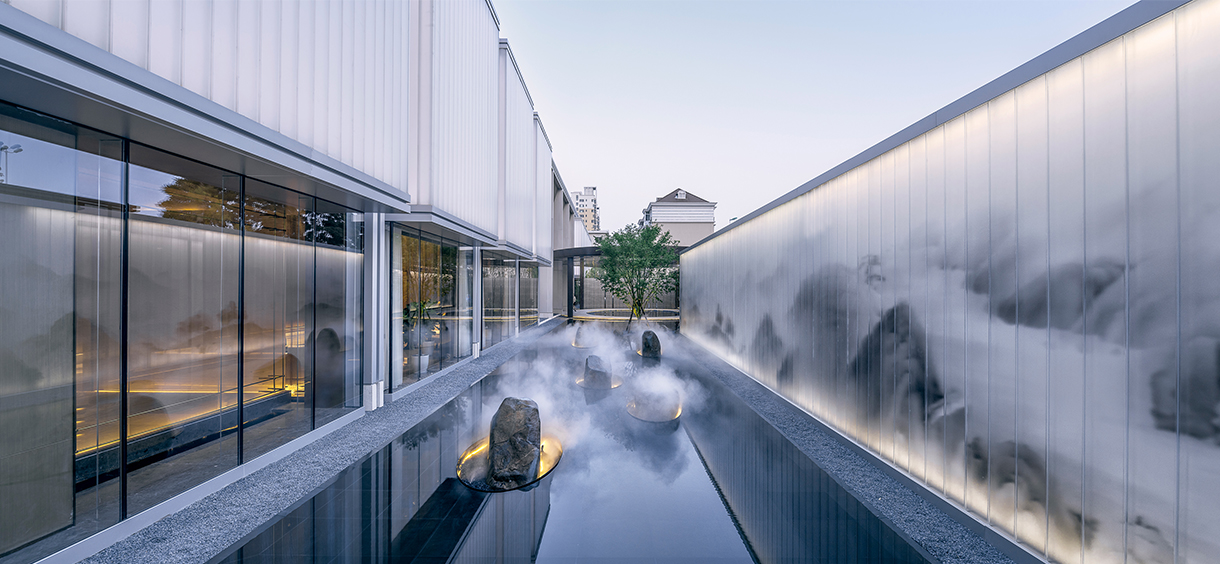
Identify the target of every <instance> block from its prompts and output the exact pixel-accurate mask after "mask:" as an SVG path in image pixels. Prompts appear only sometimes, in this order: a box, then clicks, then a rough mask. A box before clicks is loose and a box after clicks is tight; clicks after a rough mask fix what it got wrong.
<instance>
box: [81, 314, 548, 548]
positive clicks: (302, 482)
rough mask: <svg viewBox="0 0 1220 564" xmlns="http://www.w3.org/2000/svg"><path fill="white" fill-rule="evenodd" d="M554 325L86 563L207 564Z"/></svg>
mask: <svg viewBox="0 0 1220 564" xmlns="http://www.w3.org/2000/svg"><path fill="white" fill-rule="evenodd" d="M564 321H565V320H564V319H562V318H554V319H551V320H550V321H547V322H544V323H543V324H541V325H539V326H536V327H533V328H530V329H529V330H526V331H524V332H522V333H521V334H520V335H519V336H518V337H516V338H515V339H512V340H509V341H505V342H503V343H499V344H497V345H495V346H494V347H491V348H489V349H488V350H486V351H483V353H482V354H481V355H480V356H479V358H476V359H471V360H469V361H466V362H464V363H462V364H460V365H457V366H455V367H454V368H453V369H452V370H451V371H445V372H442V373H441V374H438V375H437V376H434V377H432V378H431V380H430V381H429V382H428V383H427V384H425V385H424V386H422V387H420V388H419V389H418V390H416V391H415V392H413V393H411V394H410V395H408V396H407V397H405V398H403V399H400V400H399V401H396V402H393V403H390V404H387V405H386V406H385V407H383V408H381V409H378V410H376V411H373V412H370V413H368V414H366V415H365V416H364V417H361V418H360V419H357V420H356V421H353V422H352V423H349V424H347V425H345V426H343V427H341V428H339V429H336V430H335V431H334V432H332V433H330V434H328V435H326V436H325V437H322V438H320V439H318V440H317V441H314V442H312V443H310V444H308V445H306V446H304V447H302V448H301V449H300V450H298V451H296V452H294V453H292V454H290V455H288V456H287V457H285V458H284V459H282V460H279V461H277V462H275V463H272V464H271V465H270V466H267V467H266V468H263V469H261V470H259V471H257V472H254V473H253V474H251V475H249V476H246V477H245V478H242V479H240V480H238V481H236V482H234V483H232V484H230V485H228V486H226V487H225V488H224V489H222V490H220V491H218V492H216V493H214V494H212V495H210V496H208V497H205V498H203V499H202V500H200V501H198V502H196V503H194V504H192V505H189V506H187V507H186V508H184V509H182V510H181V511H178V512H177V513H174V514H172V515H170V516H168V517H165V518H164V519H161V520H160V521H157V522H156V523H153V524H152V525H149V526H148V527H145V528H144V529H141V530H140V531H138V532H136V533H135V534H133V535H131V536H129V537H127V538H125V539H123V540H121V541H119V542H117V543H115V544H113V545H111V546H109V547H107V548H106V549H104V550H102V551H101V552H99V553H97V554H95V555H94V556H92V557H90V558H87V559H85V560H84V561H83V562H87V563H90V564H111V563H113V564H119V563H128V562H160V563H164V564H178V563H183V564H186V563H203V562H207V561H208V560H209V559H211V558H212V557H214V556H216V555H218V554H220V553H221V551H223V550H224V549H225V548H228V547H229V546H231V545H232V544H234V543H236V542H238V541H240V540H242V539H243V538H244V537H246V536H247V535H249V534H251V533H253V532H254V531H255V530H257V529H258V527H259V526H261V525H262V524H264V523H266V522H268V521H270V520H271V519H273V518H275V517H276V516H278V515H280V514H281V513H283V512H284V511H287V510H288V509H289V508H291V507H292V506H293V505H294V504H295V503H296V502H298V501H300V500H301V499H302V498H304V497H305V496H307V495H310V494H312V493H313V492H315V491H316V490H317V489H318V488H320V487H321V486H323V485H324V484H326V482H328V481H329V480H331V479H333V478H334V477H335V476H337V475H338V474H339V472H341V471H343V470H344V469H345V468H347V467H348V466H350V465H352V464H353V463H355V462H356V461H358V460H360V459H361V458H362V457H364V456H365V455H367V454H369V453H371V452H374V451H377V450H380V449H382V448H384V447H385V446H386V445H387V444H389V443H390V441H392V440H393V439H394V438H395V437H397V436H399V435H401V434H403V433H405V432H406V431H407V430H409V429H410V428H411V427H413V426H415V424H417V423H419V422H420V421H422V420H423V419H424V418H425V417H427V416H428V415H429V414H431V413H432V412H433V411H435V410H436V409H437V408H439V407H440V406H442V405H444V404H446V403H448V402H449V401H450V400H452V399H453V398H455V397H457V395H458V394H460V393H461V392H463V391H465V390H466V389H467V388H469V387H470V386H471V385H473V384H474V383H475V382H478V381H479V380H480V379H482V378H483V377H484V376H487V375H488V374H490V373H491V372H492V371H493V370H495V369H496V368H497V367H499V366H500V365H501V364H504V363H505V362H506V361H508V360H509V359H510V358H512V357H513V356H514V355H516V354H517V353H518V352H520V351H521V350H522V349H525V348H527V347H528V346H530V345H532V344H533V343H534V342H535V341H537V340H538V339H539V338H540V337H542V336H543V335H545V334H547V333H549V332H550V331H551V330H553V329H555V328H556V327H558V326H559V325H560V324H562V323H563V322H564Z"/></svg>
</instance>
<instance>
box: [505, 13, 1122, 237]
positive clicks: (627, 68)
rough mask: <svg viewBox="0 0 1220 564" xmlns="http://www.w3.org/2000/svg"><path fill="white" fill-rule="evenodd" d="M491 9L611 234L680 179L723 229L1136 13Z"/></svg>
mask: <svg viewBox="0 0 1220 564" xmlns="http://www.w3.org/2000/svg"><path fill="white" fill-rule="evenodd" d="M493 1H494V4H495V6H496V11H497V13H498V14H499V16H500V21H501V31H500V34H501V36H502V37H507V38H508V40H509V44H510V45H511V46H512V48H513V52H514V54H515V55H516V57H517V61H518V63H519V65H520V67H521V72H522V74H523V75H524V76H525V80H526V83H527V85H528V86H529V89H530V94H531V95H532V96H533V98H534V104H535V107H536V109H537V111H538V112H539V113H540V114H541V116H542V120H543V123H544V125H545V126H546V129H547V133H548V134H549V135H550V138H551V142H552V144H553V145H554V147H555V153H554V157H555V162H556V164H558V166H559V170H560V173H561V174H562V175H563V178H564V181H565V182H566V183H567V185H568V188H569V189H570V190H579V189H580V188H581V187H583V186H597V187H598V196H599V201H600V204H601V213H602V228H603V229H610V230H613V229H617V228H619V227H622V226H623V225H625V224H627V223H629V222H634V221H635V220H637V219H639V217H640V210H641V209H643V208H644V206H646V205H647V203H648V202H649V201H651V200H652V199H653V198H656V197H658V196H662V195H664V194H666V193H668V192H669V191H671V190H673V189H674V188H679V187H681V188H684V189H686V190H688V191H690V192H692V193H694V194H696V195H698V196H701V197H703V198H706V199H708V200H712V201H715V202H719V206H718V207H717V210H716V223H717V228H718V229H719V228H720V227H723V226H725V225H727V224H728V223H729V219H730V218H732V217H740V216H744V215H746V214H747V213H749V212H751V211H753V210H754V209H756V208H758V207H761V206H762V205H764V204H766V203H767V202H769V201H771V200H773V199H774V198H776V197H778V196H780V195H781V194H783V193H785V192H787V191H789V190H791V189H793V188H795V187H797V186H799V185H800V184H802V183H804V182H806V181H808V180H810V179H812V178H813V177H815V176H817V175H819V174H821V173H822V172H825V171H826V170H827V169H829V168H830V167H832V166H834V165H836V164H839V163H840V162H842V161H844V160H846V159H848V158H849V157H851V156H853V155H855V154H856V153H859V152H860V151H863V150H864V149H866V148H868V147H869V146H871V145H873V144H875V143H877V142H878V141H881V140H882V139H884V138H885V137H888V136H889V135H891V134H893V133H895V132H897V131H899V130H900V129H902V128H904V127H906V126H908V125H910V124H911V123H914V122H915V121H917V120H919V119H921V118H923V117H924V116H926V115H928V114H930V113H932V112H933V111H935V110H937V109H939V108H941V107H942V106H944V105H946V104H948V103H949V102H952V101H953V100H956V99H957V98H959V97H961V96H962V95H964V94H966V93H968V92H970V91H971V90H974V89H975V88H977V87H979V86H982V85H983V84H985V83H987V82H988V81H990V80H992V79H994V78H996V77H998V76H1000V75H1001V74H1003V73H1005V72H1007V71H1009V70H1011V69H1013V68H1014V67H1016V66H1018V65H1020V64H1022V63H1024V62H1026V61H1028V60H1029V59H1032V58H1033V57H1035V56H1037V55H1039V54H1041V53H1042V52H1044V51H1046V50H1048V49H1050V48H1051V47H1054V46H1055V45H1058V44H1059V43H1061V42H1063V41H1064V40H1066V39H1068V38H1070V37H1072V36H1074V35H1076V34H1077V33H1079V32H1081V31H1083V30H1085V29H1087V28H1088V27H1090V26H1092V25H1093V24H1096V23H1098V22H1100V21H1102V20H1104V19H1105V18H1107V17H1109V16H1111V15H1113V14H1115V13H1117V12H1119V11H1120V10H1122V9H1123V8H1125V7H1127V6H1129V5H1130V4H1132V1H1131V0H1090V1H1083V0H1075V1H1070V0H1069V1H1047V0H1040V1H1033V0H1025V1H972V2H963V1H925V0H909V1H855V2H846V1H837V2H830V1H802V2H798V1H782V0H750V1H746V0H716V1H693V0H685V1H680V0H649V1H631V0H613V1H603V0H493Z"/></svg>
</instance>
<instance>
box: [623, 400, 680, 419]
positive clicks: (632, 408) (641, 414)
mask: <svg viewBox="0 0 1220 564" xmlns="http://www.w3.org/2000/svg"><path fill="white" fill-rule="evenodd" d="M674 396H675V398H674V399H675V400H676V399H677V398H676V396H677V394H674ZM627 413H629V414H631V416H632V417H634V418H636V419H639V420H640V421H644V422H646V423H669V422H672V421H677V420H678V418H679V417H681V416H682V403H681V402H680V401H673V402H668V401H666V402H647V403H645V402H643V401H641V399H640V398H632V399H631V400H630V401H628V402H627Z"/></svg>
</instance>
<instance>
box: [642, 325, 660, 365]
mask: <svg viewBox="0 0 1220 564" xmlns="http://www.w3.org/2000/svg"><path fill="white" fill-rule="evenodd" d="M640 355H641V356H643V357H644V358H661V340H660V339H658V338H657V334H656V333H653V332H652V331H644V338H643V342H642V343H641V344H640Z"/></svg>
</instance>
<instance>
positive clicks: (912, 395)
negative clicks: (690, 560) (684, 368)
mask: <svg viewBox="0 0 1220 564" xmlns="http://www.w3.org/2000/svg"><path fill="white" fill-rule="evenodd" d="M1218 52H1220V1H1217V0H1198V1H1196V2H1192V3H1190V4H1187V5H1185V6H1183V7H1181V8H1178V9H1177V10H1174V11H1173V12H1170V13H1168V14H1166V15H1164V16H1162V17H1160V18H1157V19H1155V20H1153V21H1151V22H1149V23H1147V24H1145V25H1143V26H1140V27H1139V28H1136V29H1134V30H1133V31H1131V32H1129V33H1126V34H1124V35H1122V36H1121V37H1118V38H1115V39H1113V40H1112V41H1109V42H1108V43H1106V44H1104V45H1101V46H1099V47H1097V48H1095V49H1092V50H1090V51H1089V52H1087V53H1085V54H1084V55H1082V56H1080V57H1077V58H1075V59H1073V60H1071V61H1067V62H1066V63H1064V64H1062V65H1060V66H1058V67H1057V68H1055V69H1053V70H1051V71H1049V72H1047V73H1045V74H1043V75H1041V76H1037V77H1034V78H1032V79H1030V80H1027V81H1025V82H1024V83H1022V84H1021V85H1019V86H1017V87H1015V88H1012V89H1010V90H1009V91H1007V92H1004V93H1001V94H998V95H997V96H995V97H994V98H992V99H991V100H989V101H987V102H986V103H983V104H980V105H978V106H977V107H975V108H974V109H972V110H970V111H968V112H965V113H963V114H962V115H960V116H957V117H954V118H951V119H948V120H947V121H944V123H942V124H941V125H939V126H937V127H935V128H933V129H931V130H929V131H927V132H926V133H924V134H922V135H920V136H918V137H915V138H913V139H911V140H910V141H907V142H906V143H903V144H901V145H899V146H897V147H895V148H893V149H892V150H890V151H888V152H886V153H884V154H881V155H878V156H877V157H876V158H873V159H872V160H870V161H868V162H867V163H864V164H861V165H860V166H858V167H856V168H854V169H852V170H850V171H847V172H845V173H843V174H841V175H839V176H838V177H835V178H833V179H831V180H829V181H827V182H825V183H823V184H822V185H820V186H818V187H817V188H815V189H813V190H810V191H808V192H805V193H803V194H801V195H800V196H798V197H796V198H793V199H792V200H789V201H787V202H785V203H783V204H782V205H778V206H776V207H775V208H773V209H770V210H769V211H767V212H766V213H763V214H760V215H759V216H758V217H756V218H754V219H751V220H749V221H747V222H745V223H743V224H739V225H737V226H736V227H735V228H734V229H733V230H731V231H728V232H724V233H722V234H721V235H720V236H718V237H716V238H713V239H711V240H709V241H707V242H705V243H703V244H702V245H700V246H698V247H695V248H694V249H692V250H690V251H689V252H686V253H684V254H683V255H682V259H681V263H682V264H681V278H682V332H683V334H684V335H686V336H688V337H690V338H691V339H692V340H694V341H697V342H699V343H700V344H702V345H703V346H705V347H707V348H708V349H709V350H710V351H712V352H714V353H715V354H717V355H719V356H721V357H723V358H724V359H725V360H726V361H728V362H730V363H732V364H733V365H735V366H737V367H738V368H740V369H741V370H742V371H744V372H746V373H748V374H749V375H750V376H752V377H753V378H755V379H756V380H758V381H759V382H761V383H762V384H765V385H767V386H769V387H771V388H772V389H774V390H775V391H776V392H777V393H779V394H781V395H783V396H785V397H786V398H788V399H790V400H791V401H792V402H793V403H794V404H796V405H799V406H800V407H802V408H804V409H805V410H807V411H809V412H810V413H811V414H813V415H815V416H817V417H819V418H821V419H822V420H823V421H825V422H826V423H827V424H829V425H832V426H834V427H835V428H837V429H838V430H839V431H841V432H842V433H844V434H845V435H847V436H849V437H851V438H853V439H854V440H856V441H858V442H859V444H860V445H861V446H862V447H864V448H867V449H869V450H871V451H872V452H874V453H875V454H876V455H877V456H878V457H880V458H883V459H885V460H888V461H889V462H891V463H892V464H893V465H894V466H896V467H898V468H900V469H902V470H903V471H905V472H907V473H908V474H909V475H910V477H911V478H912V479H914V480H916V481H918V482H921V483H923V484H925V485H926V486H927V487H928V488H929V489H930V490H932V491H935V492H938V493H940V494H943V495H944V496H945V497H947V498H949V499H951V500H953V501H954V502H956V503H959V504H961V505H962V506H963V507H965V508H966V510H968V511H970V512H972V513H973V514H974V515H975V516H977V518H978V519H979V520H980V521H981V522H983V523H985V524H987V525H988V526H990V527H992V528H993V529H996V530H998V531H1001V532H1003V533H1005V534H1009V535H1011V536H1012V537H1014V538H1015V539H1016V540H1017V542H1019V543H1021V544H1022V545H1023V546H1024V547H1025V548H1026V549H1028V550H1029V551H1030V552H1032V553H1034V554H1036V555H1039V556H1041V557H1043V558H1045V559H1047V560H1048V561H1052V562H1063V563H1093V562H1214V561H1216V554H1217V553H1218V552H1220V534H1218V533H1220V524H1218V523H1220V521H1218V520H1217V519H1216V518H1215V516H1216V515H1217V513H1216V511H1215V510H1214V503H1215V501H1214V500H1215V495H1216V492H1218V491H1220V473H1218V472H1217V471H1216V468H1218V467H1220V449H1217V446H1216V443H1217V441H1220V417H1217V414H1220V409H1218V408H1217V401H1216V398H1220V380H1218V379H1217V374H1220V329H1218V328H1220V309H1218V308H1217V305H1216V304H1217V296H1220V284H1218V283H1217V277H1216V273H1217V272H1218V271H1220V253H1217V252H1216V247H1215V242H1216V240H1217V239H1218V238H1220V227H1218V226H1217V222H1216V217H1217V210H1220V191H1217V190H1216V178H1217V177H1218V176H1220V164H1217V163H1220V161H1218V160H1217V159H1216V155H1217V154H1218V152H1220V127H1217V124H1220V109H1218V106H1217V105H1216V103H1215V96H1216V92H1217V91H1218V90H1220V64H1217V57H1216V53H1218ZM1201 398H1207V399H1201ZM738 458H739V459H742V460H750V459H751V458H750V457H748V456H745V457H743V456H738ZM709 467H710V466H709ZM756 474H757V473H756ZM718 481H719V480H718ZM722 485H723V482H722ZM726 490H727V489H726ZM768 491H770V490H768ZM726 497H728V498H730V499H731V497H730V495H729V494H726ZM738 515H739V516H740V515H742V513H738ZM748 534H749V531H747V535H748ZM764 560H765V558H764ZM832 561H837V560H834V559H832Z"/></svg>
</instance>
